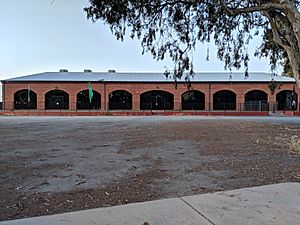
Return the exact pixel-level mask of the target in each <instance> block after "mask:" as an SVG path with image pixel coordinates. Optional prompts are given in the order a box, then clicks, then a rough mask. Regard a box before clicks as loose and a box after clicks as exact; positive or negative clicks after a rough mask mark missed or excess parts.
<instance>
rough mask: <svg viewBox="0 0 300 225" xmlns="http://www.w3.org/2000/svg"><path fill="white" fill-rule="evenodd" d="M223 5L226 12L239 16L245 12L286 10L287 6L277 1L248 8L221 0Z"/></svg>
mask: <svg viewBox="0 0 300 225" xmlns="http://www.w3.org/2000/svg"><path fill="white" fill-rule="evenodd" d="M220 2H221V4H222V6H223V7H224V9H225V10H226V12H227V13H228V14H229V15H231V16H237V15H239V14H244V13H253V12H261V11H266V10H284V9H286V6H285V5H284V4H276V3H266V4H262V5H257V6H251V7H246V8H230V7H229V6H228V5H227V4H226V1H225V0H220Z"/></svg>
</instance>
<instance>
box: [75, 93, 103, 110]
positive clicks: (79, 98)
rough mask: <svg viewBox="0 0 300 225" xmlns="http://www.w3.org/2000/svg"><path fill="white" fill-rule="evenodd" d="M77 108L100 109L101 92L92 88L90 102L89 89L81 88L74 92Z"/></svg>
mask: <svg viewBox="0 0 300 225" xmlns="http://www.w3.org/2000/svg"><path fill="white" fill-rule="evenodd" d="M76 108H77V109H101V94H100V93H99V92H98V91H95V90H93V96H92V99H91V102H90V95H89V89H83V90H81V91H79V92H78V93H77V94H76Z"/></svg>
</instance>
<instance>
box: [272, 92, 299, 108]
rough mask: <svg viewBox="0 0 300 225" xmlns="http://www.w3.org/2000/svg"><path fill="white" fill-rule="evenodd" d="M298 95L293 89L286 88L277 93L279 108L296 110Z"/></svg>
mask: <svg viewBox="0 0 300 225" xmlns="http://www.w3.org/2000/svg"><path fill="white" fill-rule="evenodd" d="M297 102H298V96H297V93H294V92H293V91H291V90H284V91H281V92H279V93H277V95H276V103H277V109H278V110H295V109H297Z"/></svg>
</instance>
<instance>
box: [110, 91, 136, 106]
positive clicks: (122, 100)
mask: <svg viewBox="0 0 300 225" xmlns="http://www.w3.org/2000/svg"><path fill="white" fill-rule="evenodd" d="M129 109H132V94H130V93H129V92H128V91H124V90H118V91H113V92H111V93H110V94H109V110H129Z"/></svg>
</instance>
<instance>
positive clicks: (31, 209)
mask: <svg viewBox="0 0 300 225" xmlns="http://www.w3.org/2000/svg"><path fill="white" fill-rule="evenodd" d="M297 135H300V120H299V121H296V122H295V121H294V122H293V123H290V122H285V121H281V122H276V121H275V122H274V121H271V120H270V121H269V120H265V121H264V120H263V119H262V121H260V119H255V118H252V119H249V118H248V119H247V118H243V119H238V118H222V117H163V116H161V117H0V138H1V139H0V140H1V144H0V221H2V220H10V219H16V218H24V217H29V216H38V215H46V214H54V213H61V212H67V211H75V210H81V209H88V208H95V207H105V206H111V205H119V204H127V203H132V202H140V201H147V200H153V199H160V198H168V197H175V196H184V195H193V194H199V193H206V192H215V191H219V190H228V189H237V188H244V187H251V186H258V185H265V184H271V183H279V182H300V155H298V154H296V153H295V152H294V150H297V148H298V147H299V148H300V142H299V143H298V142H297V141H298V140H299V137H298V136H297Z"/></svg>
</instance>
